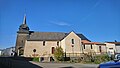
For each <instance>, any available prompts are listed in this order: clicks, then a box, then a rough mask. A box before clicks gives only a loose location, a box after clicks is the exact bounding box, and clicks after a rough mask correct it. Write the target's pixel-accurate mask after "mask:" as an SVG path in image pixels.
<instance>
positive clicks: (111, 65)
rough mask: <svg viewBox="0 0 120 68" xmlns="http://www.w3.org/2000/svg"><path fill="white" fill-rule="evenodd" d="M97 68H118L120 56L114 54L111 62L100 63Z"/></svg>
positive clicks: (119, 66) (119, 67)
mask: <svg viewBox="0 0 120 68" xmlns="http://www.w3.org/2000/svg"><path fill="white" fill-rule="evenodd" d="M98 68H120V54H116V55H115V59H114V60H113V61H108V62H105V63H101V64H100V65H99V67H98Z"/></svg>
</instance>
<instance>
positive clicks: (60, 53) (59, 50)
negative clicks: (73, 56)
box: [54, 47, 64, 61]
mask: <svg viewBox="0 0 120 68" xmlns="http://www.w3.org/2000/svg"><path fill="white" fill-rule="evenodd" d="M54 57H55V58H56V59H57V60H58V61H62V60H63V57H64V52H63V49H62V48H61V47H56V48H55V52H54Z"/></svg>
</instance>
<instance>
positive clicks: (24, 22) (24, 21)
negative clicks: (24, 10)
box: [23, 14, 26, 24]
mask: <svg viewBox="0 0 120 68" xmlns="http://www.w3.org/2000/svg"><path fill="white" fill-rule="evenodd" d="M23 24H26V14H24V20H23Z"/></svg>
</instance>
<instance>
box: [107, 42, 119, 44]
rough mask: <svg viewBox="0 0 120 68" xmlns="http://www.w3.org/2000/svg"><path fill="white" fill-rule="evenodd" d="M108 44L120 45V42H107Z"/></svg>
mask: <svg viewBox="0 0 120 68" xmlns="http://www.w3.org/2000/svg"><path fill="white" fill-rule="evenodd" d="M107 43H111V44H120V42H107Z"/></svg>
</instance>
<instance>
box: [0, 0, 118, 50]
mask: <svg viewBox="0 0 120 68" xmlns="http://www.w3.org/2000/svg"><path fill="white" fill-rule="evenodd" d="M25 13H26V16H27V24H28V26H29V28H30V30H33V31H39V32H70V31H72V30H73V31H75V32H76V33H82V34H84V35H85V36H86V37H87V38H88V39H90V40H91V41H94V42H104V41H114V40H117V41H120V0H0V48H6V47H11V46H15V43H16V36H17V33H16V32H17V31H18V28H19V26H20V25H21V24H22V22H23V17H24V14H25Z"/></svg>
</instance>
